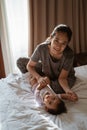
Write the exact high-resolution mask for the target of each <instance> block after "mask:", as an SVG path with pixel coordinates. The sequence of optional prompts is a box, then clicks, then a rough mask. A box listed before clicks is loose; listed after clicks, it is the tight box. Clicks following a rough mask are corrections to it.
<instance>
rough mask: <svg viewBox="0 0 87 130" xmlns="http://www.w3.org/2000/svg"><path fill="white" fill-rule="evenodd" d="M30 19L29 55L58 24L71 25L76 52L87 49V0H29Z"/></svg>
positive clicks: (72, 43) (72, 44)
mask: <svg viewBox="0 0 87 130" xmlns="http://www.w3.org/2000/svg"><path fill="white" fill-rule="evenodd" d="M29 21H30V22H29V46H28V54H29V56H30V55H31V54H32V52H33V51H34V49H35V47H36V45H37V44H39V43H41V42H43V41H44V40H45V39H46V38H47V37H48V36H49V35H50V33H51V32H52V30H53V29H54V27H55V26H56V25H58V24H67V25H69V26H70V27H71V29H72V31H73V36H72V40H71V43H70V47H71V48H72V49H73V50H74V52H75V53H79V52H85V51H86V50H87V24H86V23H87V0H29Z"/></svg>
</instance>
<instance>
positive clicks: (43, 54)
mask: <svg viewBox="0 0 87 130" xmlns="http://www.w3.org/2000/svg"><path fill="white" fill-rule="evenodd" d="M48 44H50V43H47V42H44V43H41V44H39V45H37V47H36V49H35V50H34V53H33V54H32V56H31V60H33V61H35V62H37V64H39V65H40V68H39V70H40V73H41V75H44V76H48V77H49V78H50V80H51V87H52V88H53V90H54V91H55V92H56V93H59V92H60V91H62V88H61V87H60V85H59V83H58V77H59V75H60V72H61V70H62V69H65V70H67V71H69V75H68V83H69V86H70V87H72V86H73V84H74V82H75V79H76V78H75V71H74V69H73V58H74V54H73V51H72V50H71V48H69V46H67V47H66V48H65V50H64V52H63V56H62V57H61V59H54V58H53V57H52V56H51V55H50V53H49V48H48ZM60 93H61V92H60Z"/></svg>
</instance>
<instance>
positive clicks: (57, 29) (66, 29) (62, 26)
mask: <svg viewBox="0 0 87 130" xmlns="http://www.w3.org/2000/svg"><path fill="white" fill-rule="evenodd" d="M58 32H63V33H67V36H68V41H70V40H71V37H72V30H71V29H70V27H69V26H67V25H65V24H59V25H58V26H56V27H55V28H54V30H53V32H52V33H51V36H52V37H53V36H55V34H56V33H58Z"/></svg>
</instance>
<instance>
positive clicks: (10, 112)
mask: <svg viewBox="0 0 87 130" xmlns="http://www.w3.org/2000/svg"><path fill="white" fill-rule="evenodd" d="M75 71H76V76H77V77H78V78H77V81H76V84H75V85H74V87H73V88H72V89H73V91H74V92H76V93H77V95H78V97H79V100H78V102H76V103H72V102H68V101H67V102H66V106H67V110H68V112H67V113H64V114H61V115H57V116H53V115H51V114H49V113H47V112H46V111H44V110H43V109H42V108H40V107H38V106H37V104H36V102H35V100H34V96H33V93H32V92H31V89H30V85H29V83H28V73H26V74H23V75H19V74H9V75H8V77H6V78H4V79H1V80H0V130H87V66H81V67H77V68H75Z"/></svg>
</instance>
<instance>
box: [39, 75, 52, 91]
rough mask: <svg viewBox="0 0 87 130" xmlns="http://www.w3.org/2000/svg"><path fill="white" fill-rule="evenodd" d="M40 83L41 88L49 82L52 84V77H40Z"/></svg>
mask: <svg viewBox="0 0 87 130" xmlns="http://www.w3.org/2000/svg"><path fill="white" fill-rule="evenodd" d="M38 83H39V86H38V89H39V90H41V89H42V88H44V87H46V86H47V84H50V79H49V78H48V77H47V76H45V77H40V78H39V79H38Z"/></svg>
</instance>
